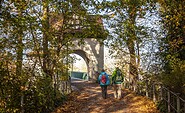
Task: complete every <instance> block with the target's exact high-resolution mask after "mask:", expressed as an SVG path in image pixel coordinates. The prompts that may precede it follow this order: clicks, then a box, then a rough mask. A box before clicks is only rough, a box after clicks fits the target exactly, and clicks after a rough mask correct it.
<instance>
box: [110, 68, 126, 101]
mask: <svg viewBox="0 0 185 113" xmlns="http://www.w3.org/2000/svg"><path fill="white" fill-rule="evenodd" d="M123 79H124V75H123V74H122V72H121V70H120V69H119V68H118V67H116V69H115V70H114V71H113V73H112V79H111V80H112V85H113V89H114V98H117V99H121V90H122V83H123Z"/></svg>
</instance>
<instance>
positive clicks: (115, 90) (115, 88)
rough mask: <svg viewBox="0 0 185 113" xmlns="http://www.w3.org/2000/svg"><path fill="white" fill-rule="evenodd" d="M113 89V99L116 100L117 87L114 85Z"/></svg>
mask: <svg viewBox="0 0 185 113" xmlns="http://www.w3.org/2000/svg"><path fill="white" fill-rule="evenodd" d="M113 89H114V98H117V97H118V95H117V85H116V84H114V85H113Z"/></svg>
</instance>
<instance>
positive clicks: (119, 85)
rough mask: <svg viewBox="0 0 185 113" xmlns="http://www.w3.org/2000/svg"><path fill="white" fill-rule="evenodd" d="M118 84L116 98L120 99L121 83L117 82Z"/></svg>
mask: <svg viewBox="0 0 185 113" xmlns="http://www.w3.org/2000/svg"><path fill="white" fill-rule="evenodd" d="M117 85H118V99H121V89H122V87H121V84H117Z"/></svg>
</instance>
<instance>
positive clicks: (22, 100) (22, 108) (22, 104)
mask: <svg viewBox="0 0 185 113" xmlns="http://www.w3.org/2000/svg"><path fill="white" fill-rule="evenodd" d="M21 113H24V94H23V93H22V95H21Z"/></svg>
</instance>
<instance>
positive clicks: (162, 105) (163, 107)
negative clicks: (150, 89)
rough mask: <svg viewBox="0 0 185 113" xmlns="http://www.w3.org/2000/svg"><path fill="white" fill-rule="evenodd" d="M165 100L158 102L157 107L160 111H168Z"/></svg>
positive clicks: (165, 112)
mask: <svg viewBox="0 0 185 113" xmlns="http://www.w3.org/2000/svg"><path fill="white" fill-rule="evenodd" d="M165 103H166V102H165V100H161V101H159V102H157V109H158V110H159V111H160V113H167V112H168V111H167V109H168V108H167V106H166V104H165Z"/></svg>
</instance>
